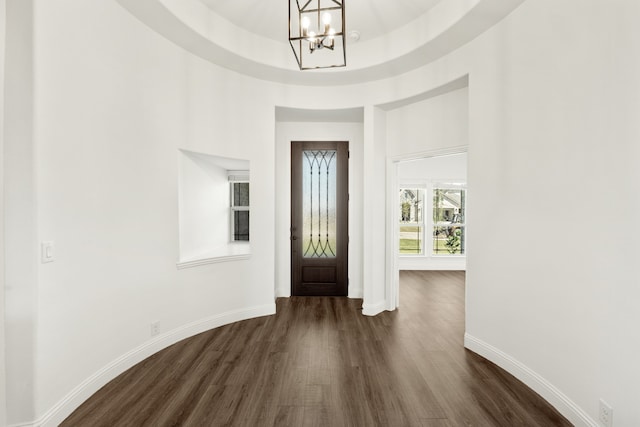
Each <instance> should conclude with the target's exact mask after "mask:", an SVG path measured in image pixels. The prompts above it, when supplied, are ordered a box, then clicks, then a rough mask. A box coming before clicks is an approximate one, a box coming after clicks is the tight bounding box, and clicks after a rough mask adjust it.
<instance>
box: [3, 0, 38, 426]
mask: <svg viewBox="0 0 640 427" xmlns="http://www.w3.org/2000/svg"><path fill="white" fill-rule="evenodd" d="M6 15H7V21H6V22H7V26H6V51H5V61H6V66H5V68H4V73H5V74H4V110H3V112H4V141H3V142H4V147H3V148H4V152H3V157H4V158H3V161H4V165H3V172H4V173H3V175H4V176H3V180H4V191H3V192H4V224H3V228H4V263H5V264H4V267H5V270H4V281H5V283H4V285H5V312H4V316H5V334H6V336H5V340H6V341H5V345H6V348H7V350H6V368H7V376H6V390H7V409H8V413H7V422H8V423H13V422H18V421H26V420H33V419H34V418H35V416H36V409H35V397H36V391H35V389H36V385H35V382H36V377H35V375H36V374H35V373H36V369H35V359H36V336H37V318H38V313H37V280H38V274H37V264H36V262H37V259H38V250H37V248H38V242H37V183H36V163H35V154H36V147H35V141H34V129H33V126H34V71H33V70H34V65H33V56H32V53H33V45H34V40H33V2H32V1H31V0H24V1H22V0H8V1H7V2H6Z"/></svg>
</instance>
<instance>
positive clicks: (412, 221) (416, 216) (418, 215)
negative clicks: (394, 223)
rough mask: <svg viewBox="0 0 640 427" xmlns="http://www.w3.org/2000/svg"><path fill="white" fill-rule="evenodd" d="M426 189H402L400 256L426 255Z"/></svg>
mask: <svg viewBox="0 0 640 427" xmlns="http://www.w3.org/2000/svg"><path fill="white" fill-rule="evenodd" d="M423 203H424V189H422V188H401V189H400V254H404V255H408V254H414V255H420V254H423V253H424V244H423V243H424V239H423V236H424V219H423V214H422V211H423Z"/></svg>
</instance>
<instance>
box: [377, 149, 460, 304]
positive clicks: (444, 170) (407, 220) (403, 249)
mask: <svg viewBox="0 0 640 427" xmlns="http://www.w3.org/2000/svg"><path fill="white" fill-rule="evenodd" d="M388 171H389V172H388V173H389V175H388V181H389V187H388V188H389V193H388V198H387V203H388V210H387V211H388V212H389V213H390V215H389V217H388V221H389V222H388V227H389V229H390V230H391V233H389V238H390V241H391V242H390V243H391V244H390V245H389V252H390V253H389V254H388V255H389V256H388V259H389V264H390V265H391V276H392V280H391V283H390V286H391V289H389V294H388V298H389V300H390V301H391V302H392V304H394V306H396V307H397V306H398V305H399V302H400V292H399V278H400V271H401V270H447V271H465V270H466V247H467V226H466V217H467V211H468V203H467V148H466V147H455V148H452V149H447V150H438V151H432V152H424V153H418V154H414V155H410V156H402V157H397V158H393V159H390V161H389V164H388ZM411 196H413V197H411Z"/></svg>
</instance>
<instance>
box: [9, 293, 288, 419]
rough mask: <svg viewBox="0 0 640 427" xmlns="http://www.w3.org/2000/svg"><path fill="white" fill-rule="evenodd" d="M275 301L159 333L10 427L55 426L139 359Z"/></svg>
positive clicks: (268, 308)
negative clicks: (33, 417)
mask: <svg viewBox="0 0 640 427" xmlns="http://www.w3.org/2000/svg"><path fill="white" fill-rule="evenodd" d="M275 312H276V305H275V302H274V303H273V304H266V305H262V306H256V307H250V308H245V309H240V310H233V311H228V312H226V313H221V314H217V315H215V316H211V317H208V318H205V319H201V320H198V321H195V322H192V323H189V324H186V325H183V326H181V327H179V328H176V329H173V330H171V331H169V332H167V333H164V334H162V335H158V336H157V337H155V338H154V339H152V340H149V341H147V342H145V343H144V344H142V345H140V346H138V347H136V348H134V349H133V350H131V351H129V352H128V353H125V354H123V355H122V356H121V357H119V358H117V359H116V360H114V361H113V362H111V363H109V364H108V365H106V366H105V367H103V368H102V369H100V370H99V371H98V372H96V373H95V374H93V375H91V376H90V377H89V378H87V379H86V380H84V381H83V382H82V383H81V384H80V385H78V386H77V387H76V388H75V389H73V390H72V391H71V392H70V393H69V394H68V395H66V396H65V397H64V398H63V399H61V400H60V401H59V402H58V403H57V404H56V405H55V406H54V407H52V408H51V409H49V410H48V411H47V412H46V414H45V415H43V416H42V417H41V418H39V419H38V420H36V421H34V422H32V423H21V424H13V425H11V426H10V427H54V426H57V425H59V424H60V423H61V422H62V421H64V420H65V418H67V417H68V416H69V415H70V414H71V413H72V412H73V411H74V410H75V409H76V408H78V407H79V406H80V405H81V404H82V403H83V402H84V401H85V400H87V399H88V398H89V397H91V396H92V395H93V394H94V393H95V392H96V391H98V390H99V389H100V388H102V387H103V386H104V385H105V384H107V383H108V382H109V381H111V380H112V379H114V378H115V377H117V376H118V375H120V374H121V373H123V372H124V371H126V370H127V369H129V368H131V367H132V366H134V365H135V364H137V363H140V362H141V361H143V360H144V359H146V358H147V357H149V356H151V355H153V354H155V353H157V352H158V351H160V350H162V349H164V348H167V347H169V346H170V345H173V344H175V343H177V342H178V341H181V340H183V339H185V338H189V337H191V336H194V335H197V334H199V333H202V332H205V331H208V330H209V329H213V328H218V327H220V326H224V325H228V324H230V323H234V322H239V321H241V320H246V319H252V318H255V317H261V316H268V315H271V314H275Z"/></svg>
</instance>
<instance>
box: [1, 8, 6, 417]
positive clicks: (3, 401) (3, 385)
mask: <svg viewBox="0 0 640 427" xmlns="http://www.w3.org/2000/svg"><path fill="white" fill-rule="evenodd" d="M6 7H7V2H6V0H0V28H6ZM5 49H6V34H5V32H4V31H0V106H1V107H0V111H2V112H3V113H0V425H5V424H6V421H7V375H6V369H5V353H6V346H5V332H4V327H5V320H4V319H5V297H4V293H5V290H4V287H5V279H4V277H5V269H4V111H5V100H4V81H5V79H4V77H5V73H4V65H5V60H4V58H5Z"/></svg>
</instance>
